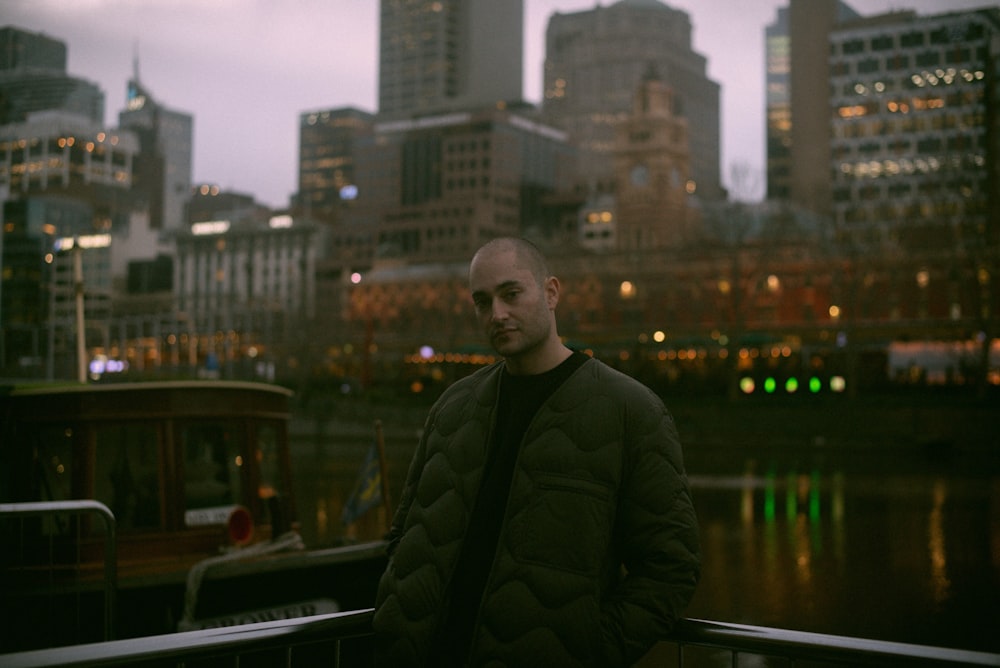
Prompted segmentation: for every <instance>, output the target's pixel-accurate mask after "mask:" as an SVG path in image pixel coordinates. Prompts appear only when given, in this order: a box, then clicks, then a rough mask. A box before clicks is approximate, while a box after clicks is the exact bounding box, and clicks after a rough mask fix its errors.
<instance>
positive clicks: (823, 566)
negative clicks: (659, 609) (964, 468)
mask: <svg viewBox="0 0 1000 668" xmlns="http://www.w3.org/2000/svg"><path fill="white" fill-rule="evenodd" d="M786 460H791V461H786ZM837 460H838V458H837V457H823V458H817V461H814V462H807V464H800V462H798V461H796V460H795V458H791V457H784V458H782V457H781V456H778V457H776V458H775V459H774V460H773V461H769V462H767V465H766V466H765V467H760V466H759V464H758V462H757V461H755V460H753V459H747V460H746V461H744V462H743V463H742V464H743V470H742V472H741V473H740V474H739V475H736V476H727V475H722V474H711V475H708V474H700V475H699V474H692V475H691V481H692V488H693V492H694V495H695V503H696V507H697V509H698V513H699V518H700V521H701V524H702V531H703V566H704V570H703V579H702V583H701V585H699V589H698V591H697V593H696V595H695V600H694V601H693V603H692V609H691V610H690V611H689V612H690V615H691V616H692V617H699V618H705V619H716V620H720V621H730V622H737V623H744V624H759V625H764V626H776V627H781V628H789V629H796V630H802V631H814V632H820V633H833V634H841V635H850V636H857V637H868V638H878V639H884V640H896V641H902V642H913V643H919V644H933V645H942V646H950V647H965V648H969V649H983V650H990V651H997V650H998V649H1000V639H997V638H996V637H995V633H994V632H995V629H996V628H1000V577H998V576H1000V569H998V567H997V552H996V545H997V540H998V539H997V536H998V534H1000V513H998V512H997V507H998V501H997V497H998V493H1000V485H998V482H997V478H996V476H993V477H987V476H985V475H976V474H969V473H968V472H965V473H962V474H959V473H957V472H956V473H955V475H945V476H942V475H939V474H936V475H931V474H929V473H925V472H923V471H922V470H910V471H907V472H902V471H901V472H895V471H894V470H893V468H892V467H891V466H890V467H885V466H881V467H877V468H878V470H872V471H871V472H869V471H866V470H864V466H863V465H862V466H859V465H858V464H857V462H846V465H843V464H844V463H843V462H839V461H837ZM928 468H934V467H928ZM758 470H764V471H765V472H764V473H763V475H761V474H758V473H757V471H758ZM956 559H960V560H961V563H962V565H961V572H962V577H961V578H960V579H959V578H957V577H956V574H957V572H958V571H957V570H956V569H957V568H958V567H957V565H956Z"/></svg>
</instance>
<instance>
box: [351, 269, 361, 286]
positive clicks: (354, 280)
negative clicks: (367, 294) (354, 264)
mask: <svg viewBox="0 0 1000 668" xmlns="http://www.w3.org/2000/svg"><path fill="white" fill-rule="evenodd" d="M360 282H361V274H360V273H359V272H357V271H356V272H354V273H353V274H351V283H353V284H354V285H357V284H358V283H360Z"/></svg>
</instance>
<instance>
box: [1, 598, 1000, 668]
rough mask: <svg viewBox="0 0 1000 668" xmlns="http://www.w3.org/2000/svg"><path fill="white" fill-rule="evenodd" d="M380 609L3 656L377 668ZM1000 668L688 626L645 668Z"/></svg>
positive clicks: (13, 660)
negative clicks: (375, 631)
mask: <svg viewBox="0 0 1000 668" xmlns="http://www.w3.org/2000/svg"><path fill="white" fill-rule="evenodd" d="M372 615H373V612H372V610H371V609H367V610H356V611H351V612H341V613H334V614H329V615H318V616H315V617H306V618H299V619H290V620H282V621H276V622H264V623H260V624H249V625H246V626H235V627H228V628H223V629H210V630H203V631H188V632H185V633H172V634H166V635H161V636H150V637H147V638H134V639H129V640H116V641H112V642H104V643H94V644H90V645H75V646H72V647H59V648H55V649H49V650H36V651H31V652H21V653H17V654H6V655H0V666H4V668H41V667H42V666H46V667H49V668H59V667H64V668H70V667H72V668H91V667H96V666H134V667H136V668H152V667H154V666H155V667H156V668H163V667H164V666H178V667H180V666H187V665H197V666H199V667H201V666H233V667H239V668H247V667H248V666H257V665H260V666H268V667H273V666H286V667H288V668H292V667H298V666H301V667H306V666H313V665H326V666H331V665H332V666H345V667H348V666H370V665H371V658H372V633H371V621H372ZM741 659H746V660H747V663H748V665H753V666H768V665H782V666H786V665H795V664H800V663H801V664H805V665H810V666H813V665H851V666H1000V654H993V653H989V652H976V651H967V650H955V649H946V648H940V647H927V646H922V645H911V644H904V643H896V642H884V641H877V640H865V639H860V638H848V637H844V636H832V635H824V634H819V633H804V632H798V631H787V630H782V629H773V628H766V627H761V626H747V625H743V624H729V623H722V622H712V621H705V620H698V619H686V620H683V621H682V622H681V623H680V624H679V625H678V627H677V628H676V629H675V631H674V633H673V634H672V636H671V638H670V639H669V640H666V641H664V642H662V643H660V644H659V645H658V646H657V647H656V648H654V651H653V652H651V653H650V655H648V656H647V657H645V658H644V659H643V660H642V661H641V662H640V663H639V664H637V665H638V666H641V667H643V668H654V667H655V668H665V667H667V666H688V667H690V666H701V665H710V666H719V665H730V666H740V665H741Z"/></svg>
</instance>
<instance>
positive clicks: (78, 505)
mask: <svg viewBox="0 0 1000 668" xmlns="http://www.w3.org/2000/svg"><path fill="white" fill-rule="evenodd" d="M56 513H75V514H79V515H82V514H84V513H95V514H96V515H97V516H98V517H100V518H101V519H102V520H103V521H104V529H105V530H104V639H105V640H113V639H114V637H115V619H116V618H117V612H116V610H115V601H116V598H117V593H118V552H117V550H118V540H117V536H116V528H115V527H116V522H115V515H114V513H112V512H111V509H110V508H108V507H107V506H106V505H104V504H103V503H101V502H100V501H95V500H93V499H70V500H67V501H30V502H24V503H0V516H2V515H7V516H10V517H30V516H36V515H53V514H56Z"/></svg>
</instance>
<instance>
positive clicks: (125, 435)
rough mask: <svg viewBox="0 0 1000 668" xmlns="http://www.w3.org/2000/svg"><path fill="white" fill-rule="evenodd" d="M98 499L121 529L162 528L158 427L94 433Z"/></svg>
mask: <svg viewBox="0 0 1000 668" xmlns="http://www.w3.org/2000/svg"><path fill="white" fill-rule="evenodd" d="M94 447H95V457H94V463H95V466H94V498H96V499H97V500H98V501H100V502H102V503H104V504H105V505H106V506H108V508H110V509H111V512H113V513H114V515H115V520H116V521H117V523H118V528H119V529H141V528H156V527H159V526H160V476H159V469H160V467H159V451H160V448H159V438H158V431H157V427H156V425H155V424H151V423H134V424H109V425H100V426H98V427H95V429H94Z"/></svg>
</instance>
